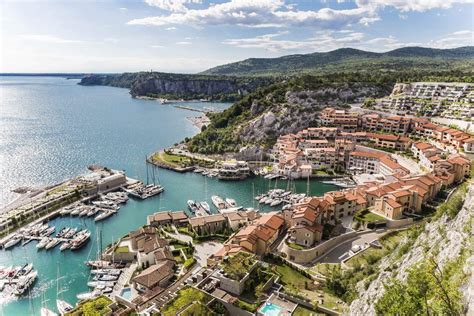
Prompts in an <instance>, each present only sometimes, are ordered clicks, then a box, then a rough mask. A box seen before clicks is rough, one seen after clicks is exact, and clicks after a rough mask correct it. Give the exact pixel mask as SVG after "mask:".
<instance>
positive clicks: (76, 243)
mask: <svg viewBox="0 0 474 316" xmlns="http://www.w3.org/2000/svg"><path fill="white" fill-rule="evenodd" d="M90 237H91V233H90V232H89V231H86V232H85V233H79V234H77V237H76V238H74V240H72V241H71V250H77V249H80V248H82V247H83V246H84V245H85V244H86V243H87V242H88V241H89V238H90Z"/></svg>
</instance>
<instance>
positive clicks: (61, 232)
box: [56, 227, 70, 238]
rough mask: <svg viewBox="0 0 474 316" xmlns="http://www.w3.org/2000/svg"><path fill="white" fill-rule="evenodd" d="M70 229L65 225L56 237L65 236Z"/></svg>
mask: <svg viewBox="0 0 474 316" xmlns="http://www.w3.org/2000/svg"><path fill="white" fill-rule="evenodd" d="M69 230H70V228H69V227H64V228H62V229H61V230H60V231H59V232H58V233H57V234H56V237H58V238H61V237H64V236H65V235H66V234H67V233H68V232H69Z"/></svg>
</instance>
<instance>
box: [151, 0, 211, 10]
mask: <svg viewBox="0 0 474 316" xmlns="http://www.w3.org/2000/svg"><path fill="white" fill-rule="evenodd" d="M145 2H146V3H147V4H148V5H151V6H154V7H158V8H160V9H163V10H167V11H173V12H185V11H187V10H188V9H187V8H186V4H189V3H195V4H199V3H202V0H145Z"/></svg>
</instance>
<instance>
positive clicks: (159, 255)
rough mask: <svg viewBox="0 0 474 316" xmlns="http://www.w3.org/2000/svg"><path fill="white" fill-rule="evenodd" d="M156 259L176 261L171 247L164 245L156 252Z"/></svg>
mask: <svg viewBox="0 0 474 316" xmlns="http://www.w3.org/2000/svg"><path fill="white" fill-rule="evenodd" d="M154 256H155V260H156V261H161V260H172V261H175V259H174V256H173V254H172V253H171V250H170V248H169V247H164V248H162V249H160V250H158V251H156V252H155V253H154Z"/></svg>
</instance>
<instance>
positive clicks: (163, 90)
mask: <svg viewBox="0 0 474 316" xmlns="http://www.w3.org/2000/svg"><path fill="white" fill-rule="evenodd" d="M269 82H271V79H268V78H266V79H261V78H246V79H241V78H234V77H219V76H204V75H185V74H166V73H156V72H139V73H124V74H112V75H90V76H86V77H84V78H83V79H82V80H81V82H80V83H79V84H81V85H84V86H92V85H104V86H112V87H120V88H129V89H130V94H131V95H132V96H133V97H138V96H154V97H165V98H176V99H178V98H183V99H195V98H209V99H217V100H219V99H224V100H227V99H228V100H234V99H238V98H239V96H242V95H246V94H247V93H249V92H250V91H253V90H255V89H257V88H258V87H259V86H261V85H265V84H267V83H269Z"/></svg>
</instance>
